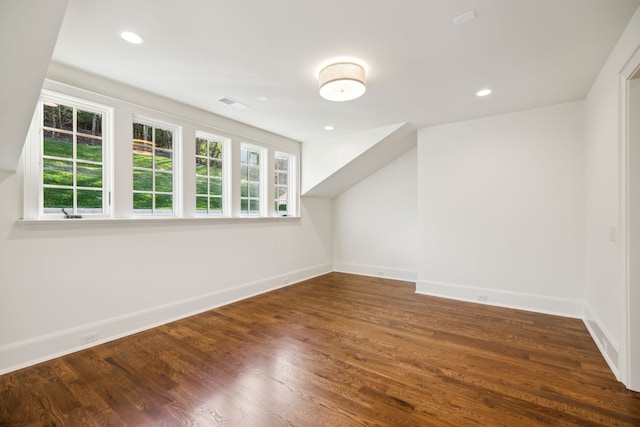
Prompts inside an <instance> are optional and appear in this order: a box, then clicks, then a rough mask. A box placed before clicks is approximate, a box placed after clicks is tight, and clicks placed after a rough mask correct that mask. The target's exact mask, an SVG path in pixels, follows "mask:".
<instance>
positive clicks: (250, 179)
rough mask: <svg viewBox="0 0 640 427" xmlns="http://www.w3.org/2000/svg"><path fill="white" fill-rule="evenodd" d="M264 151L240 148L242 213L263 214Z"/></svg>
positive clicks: (253, 148)
mask: <svg viewBox="0 0 640 427" xmlns="http://www.w3.org/2000/svg"><path fill="white" fill-rule="evenodd" d="M262 151H263V150H262V149H260V148H258V147H254V146H250V145H247V144H242V146H241V147H240V213H241V214H243V215H260V213H261V199H260V193H261V188H260V187H261V179H260V178H261V169H260V161H261V157H262Z"/></svg>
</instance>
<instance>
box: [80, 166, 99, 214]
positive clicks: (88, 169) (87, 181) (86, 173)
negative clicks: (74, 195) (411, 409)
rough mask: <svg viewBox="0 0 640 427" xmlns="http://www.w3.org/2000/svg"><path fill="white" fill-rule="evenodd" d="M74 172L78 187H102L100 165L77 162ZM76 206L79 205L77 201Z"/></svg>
mask: <svg viewBox="0 0 640 427" xmlns="http://www.w3.org/2000/svg"><path fill="white" fill-rule="evenodd" d="M76 173H77V176H76V185H78V186H79V187H96V188H100V187H102V166H101V165H93V164H88V163H78V164H77V165H76ZM78 197H80V196H78ZM78 206H80V203H79V202H78ZM100 206H102V204H100Z"/></svg>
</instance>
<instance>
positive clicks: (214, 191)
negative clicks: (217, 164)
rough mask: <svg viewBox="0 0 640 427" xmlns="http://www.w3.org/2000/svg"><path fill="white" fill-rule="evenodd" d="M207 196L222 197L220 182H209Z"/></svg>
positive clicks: (215, 180) (213, 180) (214, 180)
mask: <svg viewBox="0 0 640 427" xmlns="http://www.w3.org/2000/svg"><path fill="white" fill-rule="evenodd" d="M209 194H210V195H212V196H221V195H222V181H220V180H219V179H212V180H210V181H209Z"/></svg>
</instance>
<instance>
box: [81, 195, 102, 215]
mask: <svg viewBox="0 0 640 427" xmlns="http://www.w3.org/2000/svg"><path fill="white" fill-rule="evenodd" d="M83 209H84V210H85V211H86V212H87V213H88V212H91V213H100V212H102V191H95V190H78V211H80V210H83ZM96 210H98V212H96Z"/></svg>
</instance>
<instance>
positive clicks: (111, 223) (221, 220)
mask: <svg viewBox="0 0 640 427" xmlns="http://www.w3.org/2000/svg"><path fill="white" fill-rule="evenodd" d="M298 220H300V217H299V216H274V217H212V218H210V217H194V218H176V217H171V218H95V219H92V218H81V219H64V218H60V219H20V220H17V221H16V223H17V224H20V225H21V226H23V227H24V228H26V229H28V230H68V229H96V228H137V227H166V226H179V227H182V226H191V225H213V224H216V225H217V224H240V223H270V222H272V223H275V222H279V221H298Z"/></svg>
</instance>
